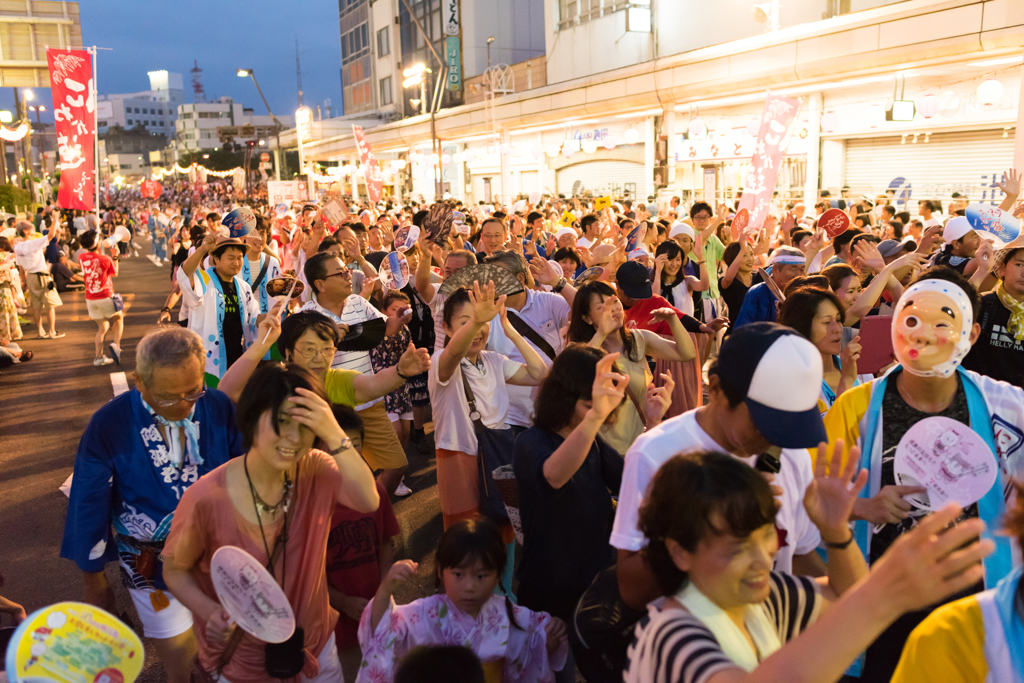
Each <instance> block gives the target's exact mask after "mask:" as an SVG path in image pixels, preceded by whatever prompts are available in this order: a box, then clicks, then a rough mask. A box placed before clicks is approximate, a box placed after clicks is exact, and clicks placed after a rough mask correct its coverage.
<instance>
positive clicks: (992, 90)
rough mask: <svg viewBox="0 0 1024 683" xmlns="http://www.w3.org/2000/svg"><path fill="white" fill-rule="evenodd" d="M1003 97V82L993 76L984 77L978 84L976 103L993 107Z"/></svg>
mask: <svg viewBox="0 0 1024 683" xmlns="http://www.w3.org/2000/svg"><path fill="white" fill-rule="evenodd" d="M1001 99H1003V84H1002V83H1000V82H999V81H997V80H996V79H994V78H989V79H986V80H985V81H984V82H983V83H982V84H981V85H979V86H978V104H980V105H981V106H983V107H995V106H996V105H998V104H999V101H1000V100H1001Z"/></svg>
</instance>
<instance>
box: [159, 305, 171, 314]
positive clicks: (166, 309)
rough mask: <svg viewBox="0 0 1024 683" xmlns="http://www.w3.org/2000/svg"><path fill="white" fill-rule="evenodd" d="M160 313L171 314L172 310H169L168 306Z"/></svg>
mask: <svg viewBox="0 0 1024 683" xmlns="http://www.w3.org/2000/svg"><path fill="white" fill-rule="evenodd" d="M160 312H161V313H170V312H171V309H170V308H168V307H167V306H164V307H163V308H161V309H160Z"/></svg>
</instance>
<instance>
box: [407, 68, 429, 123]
mask: <svg viewBox="0 0 1024 683" xmlns="http://www.w3.org/2000/svg"><path fill="white" fill-rule="evenodd" d="M429 73H431V71H430V69H428V68H427V66H426V65H425V64H423V63H422V62H421V63H419V64H413V65H412V66H410V67H409V68H408V69H406V70H405V71H403V72H402V75H403V76H405V80H404V81H402V87H403V88H412V87H415V86H417V85H418V86H420V97H419V99H417V100H409V102H410V103H411V104H412V106H414V107H416V106H419V107H420V113H421V114H426V113H427V78H426V74H429Z"/></svg>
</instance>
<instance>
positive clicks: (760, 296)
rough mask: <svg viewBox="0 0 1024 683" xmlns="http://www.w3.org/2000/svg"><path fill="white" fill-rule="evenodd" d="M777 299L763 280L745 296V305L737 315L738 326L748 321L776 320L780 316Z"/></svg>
mask: <svg viewBox="0 0 1024 683" xmlns="http://www.w3.org/2000/svg"><path fill="white" fill-rule="evenodd" d="M776 301H777V299H776V298H775V295H774V294H772V290H770V289H768V285H766V284H765V283H763V282H761V283H758V284H756V285H754V286H753V287H751V288H750V289H749V290H747V295H746V296H745V297H743V306H742V307H740V312H739V315H737V316H736V327H742V326H743V325H746V324H747V323H756V322H772V323H773V322H775V321H776V319H778V317H779V312H778V311H777V310H776V306H775V303H776Z"/></svg>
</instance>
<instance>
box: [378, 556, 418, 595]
mask: <svg viewBox="0 0 1024 683" xmlns="http://www.w3.org/2000/svg"><path fill="white" fill-rule="evenodd" d="M417 567H419V564H418V563H416V562H413V561H412V560H399V561H398V562H395V563H394V564H393V565H391V569H389V570H388V573H387V575H386V576H385V577H384V580H383V581H382V582H381V583H382V584H383V585H384V586H386V588H387V591H388V593H393V592H394V590H395V589H396V588H398V586H399V585H400V584H403V583H405V582H406V581H409V580H411V579H413V578H414V577H415V576H416V569H417Z"/></svg>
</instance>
